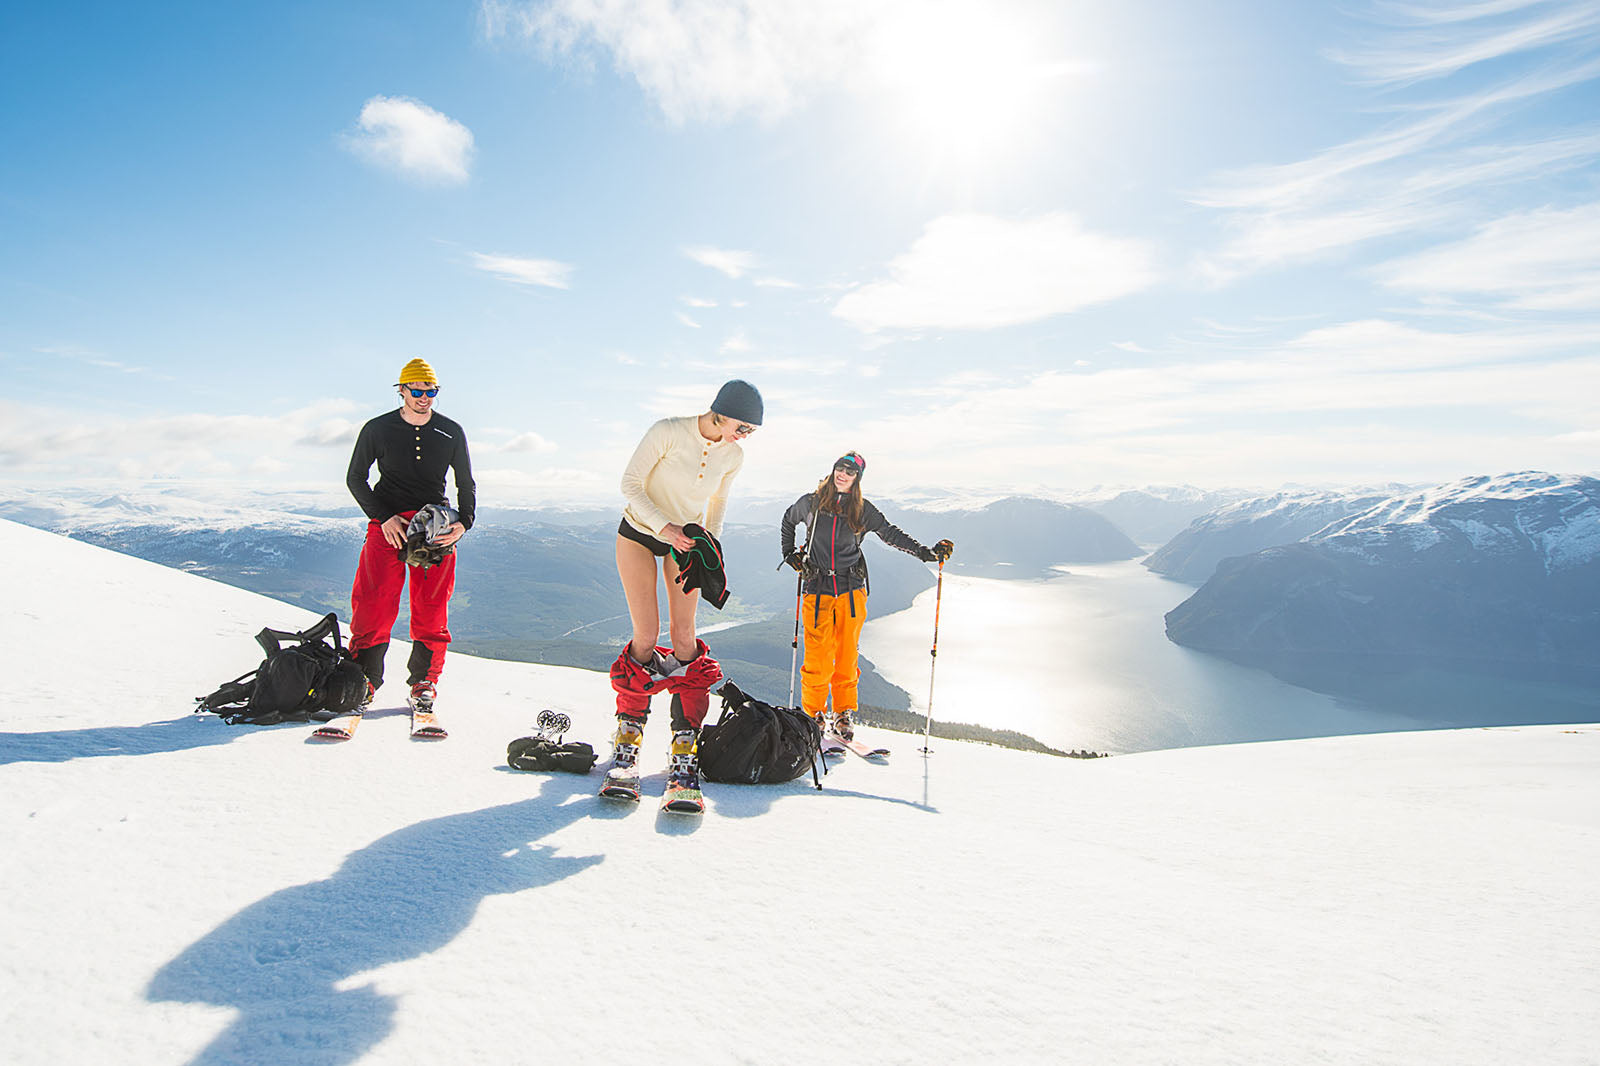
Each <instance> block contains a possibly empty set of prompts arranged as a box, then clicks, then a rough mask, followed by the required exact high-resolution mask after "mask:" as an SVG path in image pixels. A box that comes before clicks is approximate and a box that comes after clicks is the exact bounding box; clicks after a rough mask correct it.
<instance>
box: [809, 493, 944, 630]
mask: <svg viewBox="0 0 1600 1066" xmlns="http://www.w3.org/2000/svg"><path fill="white" fill-rule="evenodd" d="M862 502H863V503H864V504H865V506H864V507H863V508H862V513H861V517H862V521H863V523H864V525H863V527H862V531H861V535H860V536H857V535H856V531H855V530H853V529H851V528H850V523H849V521H848V520H847V519H846V518H845V516H844V515H842V514H836V513H834V512H832V511H822V510H820V509H819V507H818V504H817V494H816V493H814V492H808V493H806V494H805V495H804V496H802V497H800V498H799V499H798V500H796V501H795V502H794V504H793V506H791V507H790V508H789V509H788V510H787V511H785V512H783V524H782V527H781V529H780V531H779V538H780V540H781V542H782V548H783V557H784V558H785V559H787V558H788V557H789V554H790V553H791V552H793V551H794V530H795V527H796V526H798V525H804V526H805V527H806V531H807V543H806V573H805V578H804V582H803V586H802V587H803V588H804V590H805V592H806V594H807V595H811V596H844V595H848V594H849V593H850V592H852V591H854V590H855V589H859V588H868V582H867V560H866V558H865V556H863V555H862V552H861V540H862V537H865V536H866V535H867V534H868V533H876V534H877V535H878V538H879V539H880V540H882V541H883V542H884V543H885V544H887V545H889V546H890V547H891V548H899V549H900V550H901V551H903V552H905V553H907V554H908V555H915V556H916V557H917V558H919V559H927V558H929V557H931V555H932V551H931V550H930V549H928V548H925V547H923V546H922V545H921V544H920V543H918V542H917V540H916V538H914V537H912V536H911V535H910V534H909V533H907V532H906V531H905V530H903V529H901V528H900V527H899V526H897V525H895V524H894V523H893V522H890V521H889V520H888V519H887V518H885V517H883V512H882V511H880V510H878V509H877V508H876V507H874V506H873V505H872V503H871V501H862ZM868 591H869V592H870V591H871V589H870V588H868ZM854 610H855V605H854V604H853V603H852V604H851V611H852V612H854Z"/></svg>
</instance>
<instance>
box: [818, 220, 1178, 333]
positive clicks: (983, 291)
mask: <svg viewBox="0 0 1600 1066" xmlns="http://www.w3.org/2000/svg"><path fill="white" fill-rule="evenodd" d="M1156 276H1157V275H1156V268H1155V254H1154V251H1153V249H1152V248H1151V247H1150V246H1149V245H1147V244H1145V243H1144V242H1142V241H1137V240H1132V239H1128V238H1121V237H1108V236H1103V235H1100V234H1094V233H1090V232H1088V231H1086V230H1085V229H1084V228H1083V227H1082V225H1081V224H1080V223H1079V222H1078V220H1077V219H1076V218H1074V217H1073V216H1071V215H1068V214H1064V213H1059V212H1058V213H1052V214H1047V215H1041V216H1038V217H1035V218H1029V219H1016V220H1013V219H1002V218H996V217H994V216H990V215H977V214H958V215H946V216H944V217H942V218H937V219H934V220H933V221H932V222H930V223H928V225H927V226H926V227H925V228H924V229H923V232H922V236H920V237H919V238H918V239H917V240H916V242H915V243H914V244H913V245H912V246H911V248H910V249H909V250H908V251H906V252H905V253H903V254H902V255H900V256H898V257H897V258H895V259H894V260H893V262H891V263H890V264H889V276H888V277H887V278H885V279H883V280H880V281H874V282H870V283H868V284H866V285H862V286H860V287H859V288H856V289H854V290H852V291H851V292H849V293H847V294H846V295H845V296H844V297H843V298H842V299H840V300H839V302H838V303H837V304H836V305H835V306H834V309H833V313H834V314H835V315H837V316H838V317H840V318H842V319H844V320H845V321H847V322H849V323H851V324H852V325H854V326H856V327H857V328H859V329H863V330H868V331H873V330H889V329H895V330H921V329H995V328H998V327H1002V326H1012V325H1018V324H1021V323H1025V322H1035V321H1038V320H1040V319H1044V318H1049V317H1050V316H1052V315H1058V314H1063V313H1065V312H1068V311H1075V310H1078V309H1080V308H1083V307H1087V306H1090V305H1092V304H1098V303H1105V302H1106V301H1109V300H1114V299H1116V298H1118V297H1120V296H1124V295H1127V294H1128V293H1131V292H1136V291H1138V290H1139V289H1142V288H1145V287H1147V286H1149V285H1150V284H1152V283H1153V282H1154V281H1155V280H1156Z"/></svg>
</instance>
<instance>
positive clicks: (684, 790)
mask: <svg viewBox="0 0 1600 1066" xmlns="http://www.w3.org/2000/svg"><path fill="white" fill-rule="evenodd" d="M639 796H640V792H639V772H638V771H637V770H636V769H634V768H632V767H628V768H626V769H621V768H618V767H613V768H612V769H610V770H607V771H606V779H605V780H604V781H603V782H601V784H600V797H601V798H602V799H610V800H622V801H624V802H627V803H638V802H639ZM661 809H662V810H664V811H666V812H667V813H669V814H704V813H705V810H706V798H705V795H704V793H702V792H701V791H700V790H699V789H698V788H688V787H686V786H683V785H679V784H676V783H674V782H673V781H671V780H668V781H667V787H666V788H665V789H663V790H662V792H661Z"/></svg>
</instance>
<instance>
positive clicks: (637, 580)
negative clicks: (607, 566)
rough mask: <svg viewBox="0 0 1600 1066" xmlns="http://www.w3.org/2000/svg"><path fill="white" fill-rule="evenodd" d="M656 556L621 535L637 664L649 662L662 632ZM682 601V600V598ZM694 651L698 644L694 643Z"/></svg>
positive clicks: (621, 573)
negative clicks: (658, 602)
mask: <svg viewBox="0 0 1600 1066" xmlns="http://www.w3.org/2000/svg"><path fill="white" fill-rule="evenodd" d="M656 573H657V571H656V557H655V556H654V555H652V554H651V552H650V549H649V548H646V547H645V546H644V545H642V544H637V543H635V542H633V541H631V540H629V539H628V538H627V537H624V536H622V535H621V534H618V535H617V576H618V577H620V578H621V579H622V594H623V595H624V596H626V597H627V598H628V618H629V620H630V621H632V622H633V641H632V643H631V644H630V645H629V653H630V654H631V655H632V656H633V660H634V662H638V663H647V662H649V661H650V656H651V655H652V654H654V652H655V649H656V637H657V636H658V635H659V634H660V632H661V609H660V608H659V607H658V606H657V605H656ZM680 598H681V597H680ZM689 646H690V647H691V648H692V647H693V646H694V642H693V641H692V640H691V641H690V644H689Z"/></svg>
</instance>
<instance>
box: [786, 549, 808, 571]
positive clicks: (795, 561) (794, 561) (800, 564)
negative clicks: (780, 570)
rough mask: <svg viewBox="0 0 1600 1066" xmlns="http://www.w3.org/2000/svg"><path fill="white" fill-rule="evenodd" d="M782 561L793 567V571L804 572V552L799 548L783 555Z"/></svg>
mask: <svg viewBox="0 0 1600 1066" xmlns="http://www.w3.org/2000/svg"><path fill="white" fill-rule="evenodd" d="M783 561H784V562H786V563H788V564H789V565H790V566H792V567H794V572H795V573H797V574H803V573H805V572H806V553H805V552H803V551H801V550H800V549H799V548H796V549H795V550H794V551H792V552H790V553H789V554H788V555H785V556H784V557H783Z"/></svg>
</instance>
